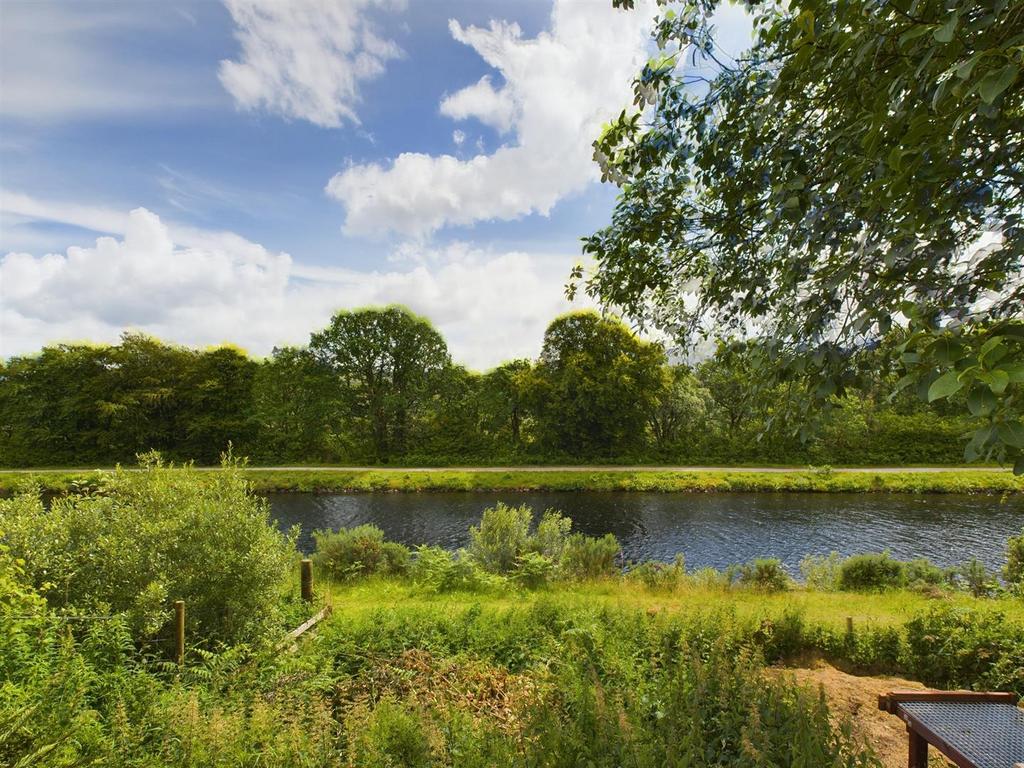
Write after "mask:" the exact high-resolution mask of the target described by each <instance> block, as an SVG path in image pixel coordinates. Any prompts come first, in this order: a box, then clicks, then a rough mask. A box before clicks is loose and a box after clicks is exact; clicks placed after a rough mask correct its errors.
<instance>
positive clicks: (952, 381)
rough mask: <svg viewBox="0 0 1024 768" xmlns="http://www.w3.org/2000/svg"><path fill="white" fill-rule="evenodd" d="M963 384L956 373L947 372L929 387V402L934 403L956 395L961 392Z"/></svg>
mask: <svg viewBox="0 0 1024 768" xmlns="http://www.w3.org/2000/svg"><path fill="white" fill-rule="evenodd" d="M962 386H963V382H962V381H960V379H959V377H958V376H957V374H956V371H947V372H946V373H944V374H942V375H941V376H939V378H937V379H936V380H935V381H933V382H932V385H931V386H930V387H928V402H929V403H932V402H935V401H936V400H941V399H942V398H944V397H949V396H950V395H953V394H956V393H957V392H959V391H960V387H962Z"/></svg>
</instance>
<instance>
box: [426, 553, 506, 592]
mask: <svg viewBox="0 0 1024 768" xmlns="http://www.w3.org/2000/svg"><path fill="white" fill-rule="evenodd" d="M409 574H410V576H411V577H412V580H413V583H414V584H416V585H417V586H420V587H423V588H424V589H427V590H430V591H433V592H485V591H488V590H493V589H498V588H500V587H501V586H502V585H503V580H502V579H501V577H499V576H496V575H494V574H491V573H488V572H487V571H486V570H484V568H483V567H482V566H481V565H480V564H479V563H478V562H477V560H476V559H475V558H473V557H470V556H469V555H468V554H467V553H466V552H465V551H464V550H460V551H458V552H456V553H454V554H453V553H451V552H449V551H448V550H446V549H442V548H441V547H426V546H424V547H417V548H416V551H415V553H414V556H413V560H412V564H411V566H410V569H409Z"/></svg>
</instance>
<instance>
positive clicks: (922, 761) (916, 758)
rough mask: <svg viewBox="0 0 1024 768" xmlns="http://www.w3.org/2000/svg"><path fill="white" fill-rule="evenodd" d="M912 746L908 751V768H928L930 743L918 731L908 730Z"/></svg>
mask: <svg viewBox="0 0 1024 768" xmlns="http://www.w3.org/2000/svg"><path fill="white" fill-rule="evenodd" d="M907 734H908V735H909V737H910V745H909V748H908V750H907V768H928V742H927V741H925V740H924V737H923V736H921V734H919V733H917V732H916V731H912V730H910V728H909V727H908V728H907Z"/></svg>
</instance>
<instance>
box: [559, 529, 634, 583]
mask: <svg viewBox="0 0 1024 768" xmlns="http://www.w3.org/2000/svg"><path fill="white" fill-rule="evenodd" d="M621 552H622V547H620V546H619V540H618V539H616V538H615V536H614V535H612V534H610V533H608V534H605V535H604V536H602V537H600V538H596V537H593V536H584V535H583V534H582V533H574V534H571V535H570V536H568V537H567V538H566V540H565V548H564V549H563V550H562V560H561V563H560V566H561V570H562V573H563V575H565V576H567V577H568V578H572V579H597V578H601V577H603V576H611V575H612V574H614V573H615V572H616V571H617V570H618V567H617V565H616V560H617V559H618V557H619V554H620V553H621Z"/></svg>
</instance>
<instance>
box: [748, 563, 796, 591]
mask: <svg viewBox="0 0 1024 768" xmlns="http://www.w3.org/2000/svg"><path fill="white" fill-rule="evenodd" d="M739 582H740V584H742V585H743V586H745V587H753V588H754V589H759V590H761V591H764V592H785V591H786V590H787V589H789V588H790V586H791V585H792V579H790V578H789V575H788V574H787V573H786V570H785V568H783V567H782V561H781V560H778V559H777V558H758V559H756V560H751V561H750V562H749V563H745V564H743V565H742V566H740V568H739Z"/></svg>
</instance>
